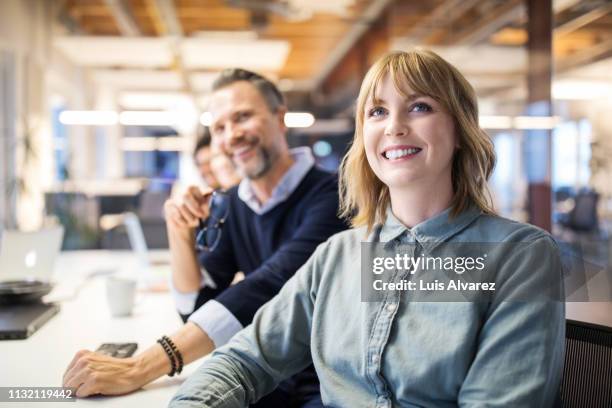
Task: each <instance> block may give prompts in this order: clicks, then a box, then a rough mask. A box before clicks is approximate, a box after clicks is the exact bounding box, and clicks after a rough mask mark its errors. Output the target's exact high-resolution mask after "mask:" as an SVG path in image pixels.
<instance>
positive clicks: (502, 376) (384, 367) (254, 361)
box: [170, 208, 565, 408]
mask: <svg viewBox="0 0 612 408" xmlns="http://www.w3.org/2000/svg"><path fill="white" fill-rule="evenodd" d="M365 236H366V235H365V229H363V228H359V229H353V230H348V231H345V232H341V233H339V234H336V235H334V236H333V237H331V238H330V239H329V240H328V241H327V242H325V243H323V244H321V245H320V246H319V247H318V248H317V250H316V251H315V253H314V254H313V256H312V257H311V258H310V259H309V260H308V262H306V264H304V266H303V267H302V268H301V269H300V270H299V271H298V272H297V273H296V274H295V275H294V277H293V278H292V279H290V280H289V281H288V282H287V284H286V285H285V286H284V287H283V289H282V290H281V292H280V293H279V294H278V295H277V296H276V297H275V298H273V299H272V300H271V301H270V302H268V303H267V304H266V305H265V306H264V307H262V308H261V309H260V310H259V312H258V313H257V314H256V315H255V318H254V320H253V323H252V324H251V325H250V326H248V327H246V328H245V329H244V330H242V331H240V332H239V333H238V334H237V335H236V336H234V338H233V339H232V340H231V341H230V342H229V343H228V344H227V345H226V346H224V347H222V348H220V349H218V350H217V351H215V352H214V354H213V355H212V356H211V357H210V358H208V359H207V360H205V362H204V363H203V365H202V366H201V367H199V369H198V370H197V371H196V372H195V373H194V374H193V375H192V376H191V377H190V378H189V379H188V380H187V381H185V383H184V384H183V385H182V386H181V388H180V389H179V391H178V393H177V394H176V395H175V397H174V398H173V399H172V401H171V402H170V406H171V407H196V406H198V407H200V406H206V407H244V406H247V405H248V404H249V403H250V402H253V401H256V400H258V399H259V398H261V397H262V396H263V395H265V394H266V393H268V392H270V391H271V390H273V389H274V387H275V386H276V384H277V383H278V382H279V381H281V380H282V379H284V378H287V377H289V376H290V375H292V374H293V373H295V372H298V371H299V370H301V369H303V368H304V367H306V366H307V365H308V364H310V363H311V362H313V363H314V366H315V369H316V371H317V374H318V376H319V379H320V382H321V396H322V399H323V403H324V404H325V406H329V407H350V408H353V407H392V406H393V407H394V406H401V407H418V406H429V407H456V406H468V407H472V406H473V407H475V406H478V407H481V406H487V407H507V406H516V407H546V406H551V405H552V404H553V402H554V399H555V396H556V393H557V390H558V385H559V382H560V378H561V373H562V367H563V356H564V339H565V311H564V303H563V302H562V301H520V302H517V301H502V300H500V299H495V296H494V297H493V299H492V300H491V301H490V302H413V301H411V300H410V296H409V295H407V294H405V293H402V292H397V293H396V294H394V295H393V296H389V297H387V298H385V301H381V302H362V301H361V297H360V291H361V286H360V285H361V279H360V271H361V266H360V251H361V241H363V240H364V237H365ZM367 240H368V241H372V242H388V243H391V244H392V245H394V243H398V244H399V243H401V242H416V243H419V244H427V243H429V244H431V243H441V242H522V243H526V245H525V247H524V249H522V250H520V251H515V252H514V253H510V254H505V255H504V256H505V257H507V258H508V261H507V262H505V263H503V262H502V263H501V266H500V268H499V270H498V271H496V273H497V275H498V276H497V279H498V281H499V282H500V288H499V289H501V290H502V291H503V290H505V291H506V292H507V291H511V290H515V291H516V290H522V289H523V288H528V289H529V290H532V291H533V290H534V289H535V290H536V291H537V290H539V289H542V290H543V291H546V290H549V288H545V287H542V288H540V287H538V286H539V285H544V283H543V282H549V283H550V282H555V283H556V284H557V286H558V287H557V288H556V289H558V290H559V291H562V271H561V266H560V260H559V259H560V258H559V251H558V249H557V246H556V244H555V242H554V241H553V240H552V238H551V237H550V236H549V235H548V234H547V233H546V232H544V231H542V230H540V229H538V228H536V227H533V226H530V225H526V224H521V223H517V222H513V221H510V220H506V219H503V218H500V217H497V216H491V215H484V214H481V213H480V212H479V211H478V210H476V209H474V208H472V209H469V210H466V211H464V212H463V213H461V214H459V215H458V216H457V217H454V218H451V217H450V216H449V210H446V211H444V212H442V213H441V214H439V215H437V216H435V217H433V218H431V219H429V220H427V221H425V222H423V223H421V224H419V225H417V226H415V227H413V228H412V229H408V228H406V227H405V226H403V225H402V224H401V223H400V222H399V221H398V220H397V219H396V218H395V217H394V216H393V214H392V213H391V212H390V211H389V212H388V215H387V219H386V222H385V224H384V225H382V226H379V227H376V228H375V229H374V231H373V232H372V233H371V234H370V235H369V237H367ZM513 261H515V262H513ZM506 265H510V266H508V267H507V266H506Z"/></svg>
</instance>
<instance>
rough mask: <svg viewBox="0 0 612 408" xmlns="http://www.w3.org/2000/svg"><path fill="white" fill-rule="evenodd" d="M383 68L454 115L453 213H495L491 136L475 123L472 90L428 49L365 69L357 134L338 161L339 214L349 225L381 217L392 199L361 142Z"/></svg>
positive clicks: (370, 223)
mask: <svg viewBox="0 0 612 408" xmlns="http://www.w3.org/2000/svg"><path fill="white" fill-rule="evenodd" d="M386 74H389V75H390V77H391V78H392V80H393V83H394V85H395V87H396V89H397V90H398V91H399V92H400V93H402V94H405V93H406V91H405V90H403V89H402V88H405V86H406V85H408V86H409V87H410V88H411V90H412V91H414V92H416V93H417V94H421V95H425V96H429V97H431V98H433V99H434V100H436V101H437V102H438V103H440V104H441V105H442V106H443V107H444V108H445V109H446V111H447V112H448V113H449V114H450V115H451V116H452V117H453V120H454V123H455V130H456V132H457V143H458V149H457V150H456V152H455V154H454V157H453V164H452V184H453V200H452V202H451V207H452V209H451V216H453V217H454V216H456V215H457V214H459V213H461V212H462V211H463V210H465V209H466V208H467V207H469V206H470V205H472V204H473V205H476V206H477V207H478V208H480V210H482V211H483V212H485V213H489V214H492V213H494V210H493V204H492V199H491V194H490V193H489V190H488V187H487V180H488V178H489V176H490V175H491V172H492V171H493V167H494V166H495V150H494V148H493V143H492V142H491V139H490V138H489V136H488V135H487V134H486V133H485V132H484V131H483V130H482V129H481V128H480V127H479V126H478V105H477V102H476V94H475V93H474V89H473V88H472V86H471V85H470V84H469V82H468V81H467V80H466V79H465V78H464V77H463V75H462V74H461V73H460V72H459V71H458V70H457V69H456V68H455V67H453V66H452V65H451V64H449V63H448V62H446V61H445V60H444V59H442V58H441V57H440V56H438V55H437V54H435V53H434V52H432V51H426V50H414V51H410V52H399V51H396V52H392V53H389V54H387V55H385V56H384V57H382V58H381V59H379V60H378V61H377V62H376V63H375V64H374V65H373V66H372V67H371V68H370V70H369V71H368V73H367V74H366V76H365V78H364V80H363V83H362V84H361V89H360V91H359V97H358V98H357V109H356V112H355V137H354V139H353V143H352V145H351V147H350V149H349V151H348V153H347V155H346V156H345V157H344V159H343V160H342V164H341V165H340V215H341V216H343V217H346V218H348V219H349V220H350V221H351V224H352V226H353V227H360V226H364V225H366V226H367V229H368V231H370V230H371V229H372V227H373V226H374V224H377V223H383V222H384V220H385V218H386V211H387V208H388V206H389V205H390V196H389V188H388V187H387V186H386V185H385V184H384V183H383V182H382V181H380V180H379V179H378V177H376V175H375V174H374V172H373V171H372V169H371V168H370V166H369V164H368V161H367V158H366V153H365V149H364V143H363V121H364V114H365V105H366V103H367V102H368V100H372V99H373V98H374V96H375V95H376V89H377V87H378V86H380V83H381V81H382V80H383V78H384V77H385V75H386Z"/></svg>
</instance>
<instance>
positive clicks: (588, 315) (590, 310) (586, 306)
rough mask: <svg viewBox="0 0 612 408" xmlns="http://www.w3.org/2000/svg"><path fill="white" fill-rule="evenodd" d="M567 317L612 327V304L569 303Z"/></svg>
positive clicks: (566, 308) (566, 306)
mask: <svg viewBox="0 0 612 408" xmlns="http://www.w3.org/2000/svg"><path fill="white" fill-rule="evenodd" d="M565 316H566V317H567V318H568V319H571V320H578V321H581V322H587V323H594V324H599V325H601V326H608V327H612V302H567V303H566V304H565Z"/></svg>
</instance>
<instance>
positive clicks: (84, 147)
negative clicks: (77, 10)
mask: <svg viewBox="0 0 612 408" xmlns="http://www.w3.org/2000/svg"><path fill="white" fill-rule="evenodd" d="M60 4H61V2H55V1H47V0H2V1H0V50H4V51H6V52H8V53H10V54H12V55H13V56H14V58H15V64H14V68H15V98H14V99H13V100H12V101H10V102H9V103H12V104H13V106H12V108H13V110H14V117H13V118H12V120H13V123H14V129H15V130H14V132H13V134H12V135H7V136H10V137H13V138H14V139H15V142H16V146H17V147H16V149H15V158H16V162H15V166H14V169H11V170H12V171H13V175H12V176H16V177H17V178H21V179H23V180H25V188H24V189H22V191H21V192H20V194H19V195H18V197H17V203H16V214H11V217H15V218H16V220H17V224H18V226H19V227H20V228H21V229H26V230H28V229H36V228H38V227H40V226H41V224H42V221H43V213H44V195H43V193H44V191H45V190H48V189H49V188H50V186H51V184H52V183H53V174H54V162H53V140H52V134H51V122H50V104H49V100H50V96H51V94H59V95H61V96H62V97H64V98H65V99H66V101H67V103H68V105H69V106H71V105H74V106H78V107H79V108H80V109H86V107H87V105H88V104H90V103H89V100H91V97H90V96H89V95H88V93H87V90H88V89H91V87H89V86H88V81H87V72H86V71H85V70H83V69H80V68H78V67H75V66H74V65H72V64H71V63H70V62H68V61H67V60H66V59H65V58H63V57H62V56H61V55H59V54H58V53H57V52H55V51H54V50H53V48H52V41H53V36H54V35H55V34H56V32H57V30H58V27H57V25H56V24H55V16H56V15H57V12H58V9H57V7H58V5H60ZM10 119H11V118H9V120H10ZM25 135H28V136H29V140H30V141H31V147H32V148H31V149H29V151H27V152H26V149H24V145H25V144H24V136H25ZM69 138H70V144H71V147H72V150H73V151H74V152H78V154H73V160H72V161H71V164H70V168H71V172H72V173H73V174H83V175H84V176H88V175H93V174H94V172H95V160H93V159H92V157H93V155H94V154H95V151H94V150H93V146H94V144H93V135H92V132H91V129H87V128H73V129H71V130H70V135H69Z"/></svg>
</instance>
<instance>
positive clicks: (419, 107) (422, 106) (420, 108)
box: [410, 102, 432, 112]
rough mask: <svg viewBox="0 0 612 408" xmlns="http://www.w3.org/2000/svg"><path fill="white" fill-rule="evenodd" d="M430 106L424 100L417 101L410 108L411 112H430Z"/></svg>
mask: <svg viewBox="0 0 612 408" xmlns="http://www.w3.org/2000/svg"><path fill="white" fill-rule="evenodd" d="M431 110H432V109H431V106H429V105H428V104H426V103H425V102H417V103H415V104H414V105H412V107H411V108H410V111H411V112H431Z"/></svg>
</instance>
